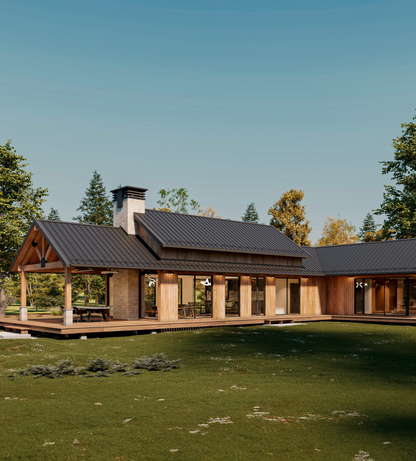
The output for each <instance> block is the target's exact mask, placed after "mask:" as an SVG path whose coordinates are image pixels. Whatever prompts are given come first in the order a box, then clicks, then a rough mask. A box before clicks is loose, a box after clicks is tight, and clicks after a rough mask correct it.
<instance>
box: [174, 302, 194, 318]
mask: <svg viewBox="0 0 416 461" xmlns="http://www.w3.org/2000/svg"><path fill="white" fill-rule="evenodd" d="M178 317H179V318H181V319H186V318H188V317H191V318H193V317H194V306H193V305H192V306H189V305H180V306H178Z"/></svg>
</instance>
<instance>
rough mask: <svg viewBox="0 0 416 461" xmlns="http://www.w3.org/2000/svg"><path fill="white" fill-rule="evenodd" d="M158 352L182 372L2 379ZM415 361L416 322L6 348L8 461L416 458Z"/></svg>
mask: <svg viewBox="0 0 416 461" xmlns="http://www.w3.org/2000/svg"><path fill="white" fill-rule="evenodd" d="M161 352H164V353H166V354H167V355H168V357H169V359H177V358H182V360H183V361H182V362H181V363H182V368H179V369H176V370H172V371H170V372H167V373H162V372H157V371H153V372H152V371H146V370H145V371H144V372H143V374H141V375H136V376H133V377H125V376H121V375H120V374H113V375H111V376H110V377H107V378H90V379H86V378H83V377H81V376H68V377H65V378H58V379H48V378H39V379H35V378H33V377H30V376H28V377H19V378H18V379H16V380H10V379H9V378H8V377H7V376H8V375H10V374H11V371H9V370H12V369H16V368H24V367H26V365H27V364H31V365H39V364H44V365H46V364H53V363H55V362H56V361H58V360H62V359H70V360H72V361H74V362H75V363H76V364H77V365H78V366H81V365H85V364H86V362H87V360H88V358H89V357H92V358H97V357H103V358H106V359H111V360H119V361H120V362H122V363H126V362H128V363H132V362H133V360H134V359H135V358H136V357H141V356H143V355H148V356H150V355H153V354H156V353H161ZM415 354H416V329H415V328H414V327H406V326H386V325H361V324H353V323H348V324H343V323H310V324H308V325H307V326H292V327H283V328H277V327H250V328H247V327H245V328H222V329H218V328H217V329H205V330H193V331H186V332H175V333H163V334H157V335H143V336H133V337H125V336H124V337H115V338H94V339H88V340H87V341H82V340H52V339H35V340H1V341H0V366H1V368H0V389H1V397H0V415H1V421H2V424H1V425H2V437H1V439H0V453H1V459H2V460H60V461H62V460H171V459H172V460H180V461H183V460H192V461H195V460H247V461H249V460H250V461H251V460H263V459H264V460H269V459H270V460H290V461H293V460H330V461H343V460H345V461H352V460H353V459H354V458H355V456H356V455H357V454H358V453H359V451H360V450H363V451H364V452H366V453H369V454H370V457H371V459H373V460H374V461H382V460H384V461H395V460H397V461H406V460H409V461H410V460H412V461H413V460H414V458H415V455H414V453H415V442H414V430H415V427H416V414H415V384H416V379H415ZM231 422H232V423H231ZM195 431H198V432H195ZM75 440H76V441H77V442H79V443H74V441H75ZM386 442H389V443H388V444H387V443H386ZM362 459H369V458H362Z"/></svg>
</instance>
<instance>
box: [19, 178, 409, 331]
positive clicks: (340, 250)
mask: <svg viewBox="0 0 416 461" xmlns="http://www.w3.org/2000/svg"><path fill="white" fill-rule="evenodd" d="M146 191H147V189H142V188H137V187H130V186H125V187H121V188H118V189H115V190H113V191H111V192H112V194H113V206H114V225H113V226H94V225H89V224H78V223H71V222H60V221H47V220H35V221H34V223H33V225H32V227H31V229H30V231H29V232H28V234H27V236H26V238H25V240H24V242H23V244H22V246H21V248H20V250H19V251H18V253H17V255H16V258H15V260H14V262H13V264H12V266H11V271H12V272H20V274H21V284H22V285H21V315H20V319H21V320H22V321H25V320H27V308H26V273H28V272H56V273H63V274H65V310H64V315H63V324H64V325H66V326H71V325H72V324H73V309H72V305H71V277H72V275H73V274H85V273H87V274H102V275H104V276H105V281H106V283H105V285H106V300H105V302H106V305H107V306H111V308H112V309H111V311H112V312H111V313H112V318H113V319H114V320H127V321H129V320H131V321H132V320H140V319H143V320H146V319H147V320H153V321H158V322H177V321H186V320H192V319H197V318H198V319H200V320H201V321H203V320H204V319H206V320H207V321H208V320H212V319H216V320H226V319H227V318H230V319H231V318H238V319H250V318H256V319H260V318H261V317H264V318H267V319H269V320H270V321H273V319H274V318H281V316H285V315H287V316H288V315H290V316H293V315H308V316H322V315H346V316H351V315H353V316H361V317H362V316H372V315H377V316H397V317H412V316H413V317H416V240H414V239H409V240H396V241H386V242H374V243H359V244H352V245H340V246H330V247H316V248H314V247H300V246H298V245H296V244H295V243H294V242H293V241H292V240H290V239H289V238H287V237H286V236H285V235H284V234H282V233H281V232H280V231H279V230H277V229H276V228H274V227H272V226H268V225H262V224H251V223H244V222H240V221H232V220H228V219H217V218H207V217H201V216H194V215H185V214H176V213H169V212H164V211H158V210H152V209H146V207H145V193H146Z"/></svg>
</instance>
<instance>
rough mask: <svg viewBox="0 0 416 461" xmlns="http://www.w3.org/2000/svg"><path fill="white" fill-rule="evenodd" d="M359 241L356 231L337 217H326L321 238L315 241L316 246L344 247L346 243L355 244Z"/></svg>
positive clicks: (345, 221)
mask: <svg viewBox="0 0 416 461" xmlns="http://www.w3.org/2000/svg"><path fill="white" fill-rule="evenodd" d="M358 241H359V238H358V235H357V229H356V228H355V226H353V225H352V224H351V223H348V222H347V220H346V219H341V216H339V215H338V217H337V218H335V217H334V216H328V217H327V218H326V220H325V222H324V227H323V230H322V237H321V238H320V239H319V240H318V241H317V243H316V246H318V247H323V246H328V245H344V244H346V243H357V242H358Z"/></svg>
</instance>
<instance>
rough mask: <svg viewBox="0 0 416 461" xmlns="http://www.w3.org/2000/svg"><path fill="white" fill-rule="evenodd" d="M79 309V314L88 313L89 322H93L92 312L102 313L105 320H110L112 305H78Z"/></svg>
mask: <svg viewBox="0 0 416 461" xmlns="http://www.w3.org/2000/svg"><path fill="white" fill-rule="evenodd" d="M76 309H77V310H78V311H79V315H82V314H84V313H85V314H88V322H91V314H92V313H97V314H101V315H102V316H103V320H104V322H108V321H109V320H111V319H110V315H109V314H110V309H111V306H107V307H104V306H94V307H89V306H87V307H77V308H76ZM74 312H75V307H74ZM81 322H82V318H81Z"/></svg>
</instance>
